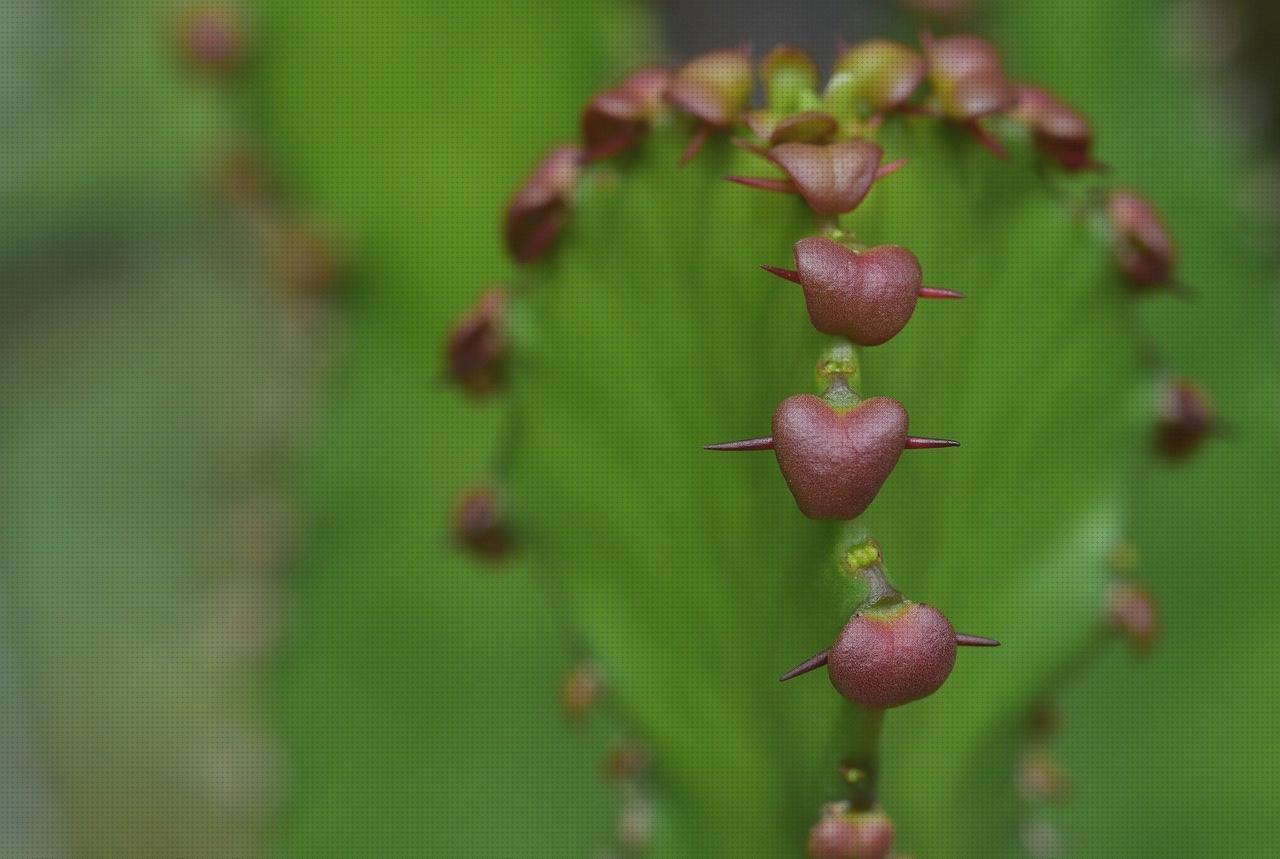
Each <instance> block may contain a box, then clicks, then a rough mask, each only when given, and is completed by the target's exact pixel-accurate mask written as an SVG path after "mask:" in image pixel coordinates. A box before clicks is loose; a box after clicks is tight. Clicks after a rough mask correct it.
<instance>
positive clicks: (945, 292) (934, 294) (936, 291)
mask: <svg viewBox="0 0 1280 859" xmlns="http://www.w3.org/2000/svg"><path fill="white" fill-rule="evenodd" d="M916 295H918V296H920V297H921V298H957V299H958V298H964V297H965V294H964V293H963V292H956V291H955V290H954V289H942V288H941V287H937V286H922V287H920V289H919V291H917V292H916Z"/></svg>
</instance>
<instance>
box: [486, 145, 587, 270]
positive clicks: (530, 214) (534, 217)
mask: <svg viewBox="0 0 1280 859" xmlns="http://www.w3.org/2000/svg"><path fill="white" fill-rule="evenodd" d="M581 162H582V152H581V151H580V150H579V149H578V148H577V147H576V146H569V145H564V146H557V147H556V148H555V149H553V150H551V152H549V153H548V154H547V155H546V156H545V157H544V158H543V159H542V160H541V161H540V162H538V166H537V167H535V168H534V169H533V172H532V173H530V174H529V176H528V178H526V179H525V181H524V184H522V185H521V186H520V188H519V189H518V190H517V191H516V193H515V195H514V196H513V197H512V198H511V201H510V202H509V203H508V204H507V212H506V216H505V218H504V221H503V234H504V236H505V237H506V242H507V250H508V251H510V252H511V255H512V256H513V257H515V259H516V262H519V263H530V262H533V261H534V260H536V259H538V258H539V257H541V256H542V255H543V254H545V253H546V252H547V251H549V250H551V248H552V246H553V245H554V244H555V241H556V239H557V238H559V236H560V233H561V231H562V230H564V228H565V226H566V225H567V224H568V223H569V213H570V210H569V206H570V203H571V202H572V200H571V197H572V193H573V189H574V186H575V185H576V184H577V182H578V176H579V175H580V174H581V171H582V167H581Z"/></svg>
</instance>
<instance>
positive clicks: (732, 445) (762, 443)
mask: <svg viewBox="0 0 1280 859" xmlns="http://www.w3.org/2000/svg"><path fill="white" fill-rule="evenodd" d="M959 446H960V442H958V441H956V440H955V439H950V438H928V437H926V436H918V435H909V436H907V441H906V444H904V445H903V446H902V449H903V450H933V449H935V448H939V447H959ZM702 449H703V450H729V451H741V450H773V436H764V437H762V438H746V439H743V440H741V441H723V442H720V443H719V444H706V445H703V446H702Z"/></svg>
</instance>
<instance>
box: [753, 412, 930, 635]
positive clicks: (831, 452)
mask: <svg viewBox="0 0 1280 859" xmlns="http://www.w3.org/2000/svg"><path fill="white" fill-rule="evenodd" d="M906 441H907V411H906V409H904V408H903V407H902V404H901V403H899V402H898V401H897V400H892V399H889V398H888V397H873V398H872V399H869V400H864V401H862V402H861V403H859V404H858V405H856V406H854V407H853V408H851V409H847V410H840V411H837V410H836V409H835V408H833V407H832V406H831V405H830V404H828V403H827V402H826V401H824V400H822V399H820V398H818V397H815V396H813V395H811V394H798V395H796V396H793V397H788V398H787V399H785V400H783V401H782V403H781V404H780V405H779V406H778V408H777V410H776V411H774V413H773V443H774V453H775V455H776V456H777V458H778V466H779V467H780V468H781V469H782V476H783V477H784V478H785V479H786V481H787V486H788V487H790V489H791V494H792V495H794V496H795V499H796V504H797V505H798V506H799V507H800V512H802V513H803V514H804V515H806V516H808V517H809V518H811V519H853V518H855V517H856V516H859V515H861V513H862V511H864V510H866V509H867V506H868V505H869V504H871V502H872V500H873V499H874V498H875V497H876V493H878V492H879V491H880V487H881V486H882V485H883V484H884V482H885V480H886V479H887V478H888V477H889V473H890V472H891V471H893V467H894V466H895V465H897V464H898V457H900V456H901V455H902V450H903V447H904V446H905V445H906ZM953 646H954V642H953Z"/></svg>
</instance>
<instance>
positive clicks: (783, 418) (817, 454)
mask: <svg viewBox="0 0 1280 859" xmlns="http://www.w3.org/2000/svg"><path fill="white" fill-rule="evenodd" d="M906 441H907V410H906V409H904V408H903V407H902V404H901V403H899V402H898V401H897V400H892V399H889V398H888V397H872V398H871V399H869V400H863V401H862V402H861V403H859V404H858V405H856V406H854V407H853V408H851V409H846V410H841V411H837V410H836V409H835V408H833V407H832V406H831V405H830V404H828V403H827V402H826V401H825V400H822V399H820V398H818V397H815V396H813V395H812V394H797V395H796V396H794V397H788V398H787V399H785V400H783V401H782V403H781V404H780V405H779V406H778V408H777V409H776V410H775V411H774V413H773V445H774V453H775V455H776V456H777V457H778V466H779V467H780V468H781V469H782V476H783V478H785V479H786V481H787V486H789V487H790V488H791V494H792V495H794V496H795V499H796V504H797V505H798V506H799V507H800V512H801V513H803V514H804V515H806V516H808V517H809V518H810V519H853V518H855V517H857V516H859V515H860V514H861V513H862V511H863V510H866V509H867V506H868V505H869V504H871V502H872V500H873V499H874V498H875V497H876V493H877V492H879V491H880V487H881V486H882V485H883V484H884V482H885V480H886V479H887V478H888V477H889V472H891V471H893V467H894V466H895V465H897V464H898V457H900V456H902V450H903V447H904V446H905V445H906Z"/></svg>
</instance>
